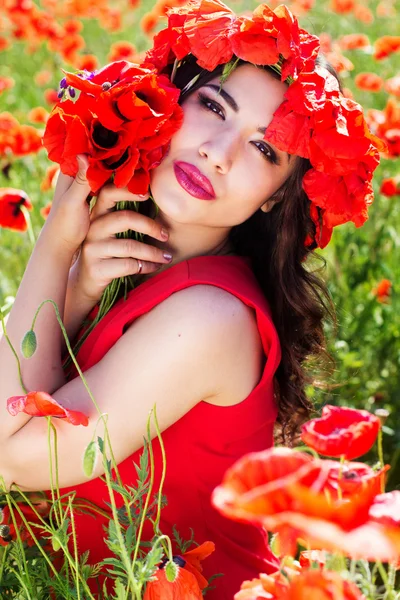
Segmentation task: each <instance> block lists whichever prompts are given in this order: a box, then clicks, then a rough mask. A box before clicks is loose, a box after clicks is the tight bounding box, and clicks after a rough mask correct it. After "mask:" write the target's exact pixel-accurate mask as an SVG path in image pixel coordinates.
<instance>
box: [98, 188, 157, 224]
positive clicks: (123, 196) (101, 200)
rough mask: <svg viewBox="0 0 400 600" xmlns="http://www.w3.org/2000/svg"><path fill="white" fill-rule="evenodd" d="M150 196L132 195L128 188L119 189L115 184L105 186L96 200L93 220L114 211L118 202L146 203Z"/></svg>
mask: <svg viewBox="0 0 400 600" xmlns="http://www.w3.org/2000/svg"><path fill="white" fill-rule="evenodd" d="M149 197H150V194H149V193H147V194H132V192H130V191H129V190H128V188H126V187H124V188H118V187H116V186H115V185H114V184H107V185H104V186H103V187H102V188H101V190H100V192H99V194H98V196H97V200H96V204H95V205H94V207H93V210H92V212H91V215H90V217H91V220H92V221H94V220H95V219H97V218H98V217H100V216H102V215H104V214H106V213H107V212H109V211H111V210H113V208H114V207H115V205H116V204H117V203H118V202H144V201H145V200H148V199H149Z"/></svg>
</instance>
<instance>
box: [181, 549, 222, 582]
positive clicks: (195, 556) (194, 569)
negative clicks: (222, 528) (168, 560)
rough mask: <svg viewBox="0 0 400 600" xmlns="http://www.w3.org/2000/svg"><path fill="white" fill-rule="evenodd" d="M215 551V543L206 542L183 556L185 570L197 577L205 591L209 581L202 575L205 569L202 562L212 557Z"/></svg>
mask: <svg viewBox="0 0 400 600" xmlns="http://www.w3.org/2000/svg"><path fill="white" fill-rule="evenodd" d="M214 550H215V544H214V543H213V542H204V543H203V544H201V545H200V546H197V547H196V548H193V550H188V551H187V552H185V553H184V554H182V559H183V560H184V561H185V566H184V569H185V570H186V571H189V572H190V573H192V575H194V576H195V578H196V580H197V583H198V584H199V587H200V589H201V590H204V589H205V588H206V587H207V586H208V581H207V579H206V578H205V577H204V576H203V575H202V572H203V567H202V565H201V561H203V560H204V559H206V558H207V557H208V556H210V554H212V553H213V552H214Z"/></svg>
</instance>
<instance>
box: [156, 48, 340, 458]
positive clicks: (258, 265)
mask: <svg viewBox="0 0 400 600" xmlns="http://www.w3.org/2000/svg"><path fill="white" fill-rule="evenodd" d="M318 62H319V64H323V66H325V67H326V68H328V69H329V71H330V72H331V73H332V74H333V75H334V76H335V77H336V78H337V79H338V77H337V74H336V73H335V71H334V70H333V68H332V67H331V66H330V65H329V64H328V63H327V62H326V61H325V60H324V59H323V58H322V57H321V58H319V59H318ZM241 64H245V63H244V61H239V62H238V64H237V67H239V66H240V65H241ZM223 68H224V65H219V66H218V67H217V68H216V69H215V70H214V71H205V70H203V69H201V68H200V67H199V66H198V65H197V63H196V61H195V58H194V57H193V56H191V55H190V56H188V57H187V58H186V59H185V61H184V62H183V64H182V65H181V66H179V68H178V69H177V71H176V74H175V78H174V83H175V85H176V86H177V87H178V88H180V89H181V90H183V92H182V94H181V97H180V103H181V104H182V103H183V102H184V100H185V98H187V97H188V95H190V94H192V93H193V92H195V91H196V90H197V89H198V88H200V87H201V86H203V85H205V84H206V83H207V82H208V81H210V80H211V79H213V78H214V77H216V76H219V75H221V74H222V71H223ZM260 68H263V69H266V70H268V71H269V72H270V73H271V74H272V75H273V76H274V77H276V78H278V79H280V76H279V74H278V73H276V72H275V71H274V70H272V69H271V68H269V67H260ZM168 74H169V75H170V74H171V72H169V73H168ZM196 77H197V79H196V80H195V81H194V82H193V79H194V78H196ZM338 81H339V79H338ZM189 82H192V85H191V86H190V87H189V89H188V90H187V91H185V90H184V88H185V86H187V84H188V83H189ZM310 168H311V164H310V162H309V161H308V160H307V159H304V158H300V157H297V160H296V166H295V168H294V170H293V171H292V173H291V175H290V176H289V178H288V179H287V180H286V181H285V183H284V184H283V185H282V186H281V188H280V189H279V190H278V191H277V192H275V194H274V196H273V198H275V199H278V202H277V203H276V204H275V205H274V207H273V208H272V210H271V211H270V212H268V213H264V212H262V211H261V210H258V211H257V212H256V213H254V214H253V215H252V216H251V217H250V218H249V219H247V221H245V222H244V223H241V224H240V225H236V226H234V227H233V228H232V230H231V232H230V239H231V241H232V243H233V247H234V250H235V252H236V253H237V254H238V255H240V256H248V257H249V258H250V259H251V262H252V268H253V271H254V274H255V276H256V278H257V280H258V282H259V284H260V286H261V288H262V290H263V292H264V294H265V296H266V298H267V300H268V303H269V305H270V307H271V311H272V316H273V321H274V324H275V327H276V329H277V331H278V335H279V338H280V343H281V347H282V360H281V362H280V365H279V367H278V370H277V373H276V382H277V386H276V388H277V389H276V396H277V400H278V417H277V423H276V428H275V441H276V443H283V444H285V445H289V446H292V445H294V443H295V442H296V438H297V437H298V434H299V430H300V426H301V424H302V423H304V422H305V421H306V420H308V419H309V418H310V416H311V412H312V409H313V405H312V403H311V401H310V400H309V399H308V398H307V395H306V391H305V387H306V385H307V384H308V383H312V384H314V385H318V382H317V380H316V378H315V374H316V370H315V367H316V366H317V365H318V366H319V367H320V368H321V367H322V366H324V368H325V373H326V372H329V370H330V369H328V370H326V367H329V366H332V359H331V357H330V356H329V355H328V353H327V351H326V341H325V335H324V321H325V320H331V321H334V320H335V314H334V307H333V304H332V301H331V299H330V296H329V293H328V291H327V288H326V286H325V284H324V282H323V280H322V279H321V277H320V270H321V269H320V268H318V269H314V270H312V269H311V268H310V267H309V264H310V262H314V263H315V261H310V258H311V257H309V255H310V254H313V250H312V249H311V248H306V247H305V238H306V236H307V234H311V235H314V234H315V226H314V223H313V221H312V220H311V218H310V201H309V199H308V197H307V195H306V193H305V192H304V190H303V189H302V180H303V176H304V174H305V173H306V171H308V169H310ZM317 258H318V257H317ZM306 259H307V260H306ZM319 260H322V259H319ZM322 262H323V261H322ZM311 365H312V368H310V366H311Z"/></svg>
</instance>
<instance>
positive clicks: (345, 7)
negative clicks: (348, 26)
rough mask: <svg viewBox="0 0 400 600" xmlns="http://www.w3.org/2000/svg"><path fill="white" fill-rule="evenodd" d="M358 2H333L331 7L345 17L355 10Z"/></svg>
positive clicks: (350, 0)
mask: <svg viewBox="0 0 400 600" xmlns="http://www.w3.org/2000/svg"><path fill="white" fill-rule="evenodd" d="M355 4H356V0H331V4H330V7H331V9H332V10H334V11H335V12H337V13H339V14H341V15H344V14H346V13H349V12H351V11H352V10H353V9H354V6H355Z"/></svg>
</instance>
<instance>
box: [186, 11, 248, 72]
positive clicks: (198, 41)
mask: <svg viewBox="0 0 400 600" xmlns="http://www.w3.org/2000/svg"><path fill="white" fill-rule="evenodd" d="M179 10H180V9H178V11H179ZM235 20H236V15H235V13H234V12H232V11H231V9H230V8H228V7H227V6H226V5H225V4H223V3H222V2H220V1H219V0H201V2H200V3H199V5H198V6H197V7H196V8H195V9H194V10H193V9H192V10H189V11H188V12H186V20H185V24H184V27H183V29H184V33H185V35H186V38H187V39H188V41H189V43H190V51H191V52H192V54H194V56H196V58H197V63H198V65H199V66H200V67H202V68H203V69H207V70H208V71H212V70H213V69H215V67H216V66H217V65H221V64H224V63H227V62H229V61H230V60H231V58H232V56H233V50H232V46H231V43H230V40H229V34H230V33H231V27H232V25H233V23H234V21H235Z"/></svg>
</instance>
